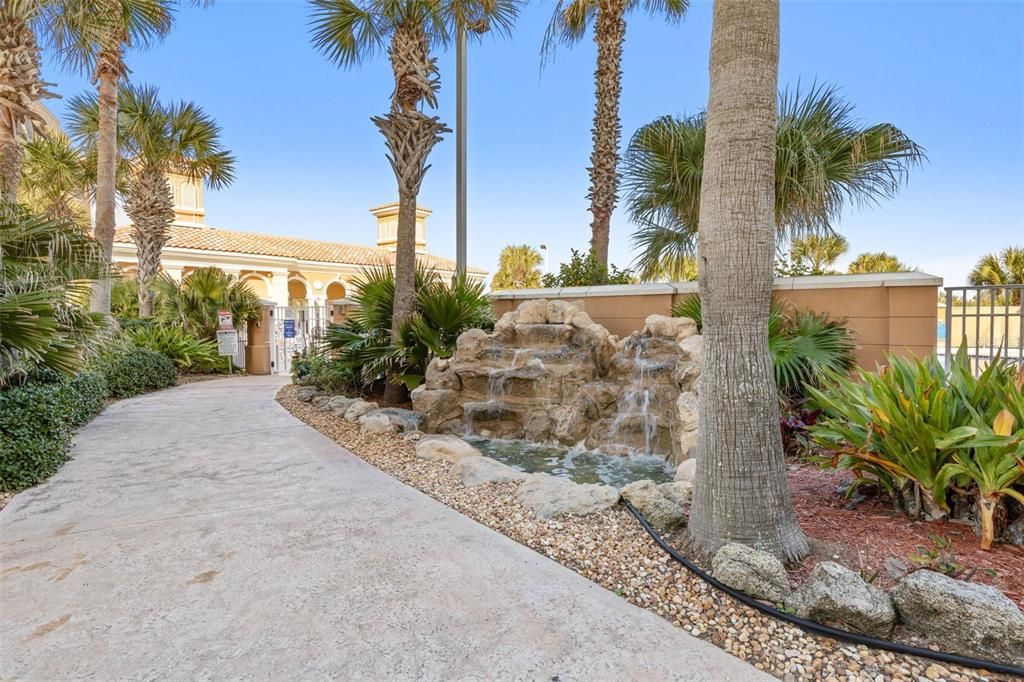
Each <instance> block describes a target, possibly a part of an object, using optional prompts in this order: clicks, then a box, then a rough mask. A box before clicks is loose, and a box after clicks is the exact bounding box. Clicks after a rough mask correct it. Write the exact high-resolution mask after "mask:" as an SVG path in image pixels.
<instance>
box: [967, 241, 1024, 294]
mask: <svg viewBox="0 0 1024 682" xmlns="http://www.w3.org/2000/svg"><path fill="white" fill-rule="evenodd" d="M967 279H968V280H969V281H970V283H971V284H973V285H975V286H983V285H986V284H988V285H1004V286H1005V285H1015V284H1024V247H1021V246H1007V247H1006V248H1005V249H1003V250H1002V251H1001V252H1000V253H999V254H998V255H997V254H995V253H986V254H985V255H984V256H982V257H981V258H980V259H979V260H978V263H977V265H975V266H974V269H973V270H971V274H969V275H968V276H967ZM1010 303H1011V304H1012V305H1020V290H1019V289H1014V290H1012V291H1011V292H1010Z"/></svg>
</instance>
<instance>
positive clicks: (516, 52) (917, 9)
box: [45, 0, 1024, 284]
mask: <svg viewBox="0 0 1024 682" xmlns="http://www.w3.org/2000/svg"><path fill="white" fill-rule="evenodd" d="M692 5H693V6H692V7H691V9H690V10H689V12H688V14H687V16H686V18H685V20H684V21H683V22H682V23H681V24H679V25H677V26H666V25H664V23H663V22H661V21H659V20H658V19H656V18H652V17H648V16H645V15H644V14H643V13H640V12H638V13H635V14H633V15H631V16H630V17H629V19H628V28H627V37H626V45H625V54H624V63H623V69H624V79H623V93H622V127H623V134H624V138H625V139H624V141H623V142H624V144H625V142H626V141H628V139H629V136H630V135H631V134H632V133H633V131H635V130H636V129H637V128H638V127H639V126H640V125H642V124H644V123H646V122H648V121H650V120H651V119H653V118H655V117H657V116H660V115H662V114H683V113H693V112H696V111H699V110H701V109H703V108H704V106H705V105H706V102H707V89H708V77H707V71H708V48H709V41H710V35H711V3H710V2H702V1H699V0H693V2H692ZM552 7H553V4H552V3H551V2H544V3H539V2H538V3H533V4H530V5H528V6H526V7H525V8H524V10H523V12H522V14H521V17H520V20H519V22H518V24H517V27H516V30H515V33H514V35H513V36H512V38H511V39H508V40H501V41H497V40H493V39H486V40H485V41H484V42H483V43H482V44H479V45H475V46H472V47H471V53H470V75H469V77H470V122H469V139H470V150H469V163H470V179H469V192H470V195H469V230H470V232H469V255H470V262H471V263H473V264H475V265H480V266H483V267H486V268H488V269H490V270H491V271H493V270H494V269H495V268H496V264H497V256H498V252H499V251H500V249H501V248H502V246H504V245H505V244H508V243H524V242H525V243H529V244H533V245H537V244H541V243H546V244H548V245H549V247H550V249H551V264H552V267H553V268H554V266H555V264H556V263H557V262H559V260H563V259H565V258H567V257H568V254H569V249H570V248H573V247H575V248H580V249H582V248H585V247H586V245H587V240H588V238H589V222H590V220H589V213H587V210H586V209H587V202H586V199H585V195H586V191H587V174H586V170H585V168H586V166H587V163H588V156H589V152H590V124H591V116H592V107H593V82H592V80H593V79H592V73H593V68H594V47H593V44H592V42H591V41H589V40H586V41H584V42H582V43H581V44H579V45H577V46H575V47H573V48H571V49H566V48H560V49H559V50H558V53H557V55H556V59H555V62H554V63H553V64H551V65H549V66H548V67H546V68H545V69H544V71H543V72H541V71H540V68H539V64H540V62H539V49H540V45H541V40H542V37H543V34H544V29H545V26H546V24H547V21H548V19H549V17H550V13H551V11H552ZM307 21H308V7H307V5H306V4H305V3H304V2H300V1H299V0H283V1H279V2H259V1H252V0H234V1H232V0H217V2H216V4H215V5H214V6H213V7H211V8H209V9H197V8H186V9H184V10H182V11H181V13H180V15H179V17H178V20H177V23H176V26H175V28H174V31H173V33H172V34H171V35H170V36H169V37H168V39H167V40H166V41H165V42H163V43H162V44H161V45H159V46H157V47H155V48H153V49H151V50H149V51H148V52H144V53H133V54H130V55H129V56H128V61H129V64H130V66H131V68H132V74H131V78H132V79H133V80H135V81H136V82H140V83H151V84H155V85H158V86H159V87H160V89H161V93H162V95H163V96H164V97H166V98H175V99H177V98H186V99H190V100H193V101H195V102H197V103H198V104H200V105H201V106H202V107H204V108H205V109H206V110H207V111H208V112H209V113H210V114H212V115H213V116H214V117H215V118H216V119H217V120H218V121H219V122H220V123H221V125H222V126H223V128H224V133H223V134H224V138H225V141H226V143H227V145H228V146H229V147H230V148H231V149H232V150H233V151H234V152H235V154H236V155H237V157H238V178H237V181H236V182H235V183H234V185H233V186H231V187H230V188H228V189H226V190H222V191H219V192H209V193H208V194H207V202H206V206H207V219H208V222H209V223H210V224H211V225H213V226H217V227H223V228H228V229H238V230H250V231H256V232H266V233H271V234H283V235H293V236H300V237H311V238H318V239H331V240H338V241H348V242H356V243H372V242H373V240H374V229H373V218H372V216H370V214H369V213H368V212H367V209H368V208H369V207H370V206H372V205H375V204H379V203H382V202H385V201H390V200H393V199H395V198H397V195H396V193H395V189H394V187H395V181H394V178H393V176H392V174H391V170H390V167H389V166H388V163H387V161H386V160H385V158H384V145H383V141H382V138H381V136H380V135H379V133H378V132H377V131H376V129H375V128H374V127H373V125H372V124H371V123H370V120H369V117H370V116H371V115H373V114H378V113H383V112H384V111H386V109H387V106H388V101H389V99H388V98H389V95H390V92H391V75H390V69H389V67H388V65H387V62H386V59H384V58H383V57H380V58H377V59H376V60H374V61H373V62H371V63H368V64H366V65H364V66H363V67H361V68H359V69H356V70H352V71H341V70H338V69H337V68H335V67H334V66H333V65H331V64H329V63H328V62H327V61H326V60H325V59H324V58H323V57H321V56H320V55H319V54H318V53H317V52H315V51H314V50H313V48H312V47H311V46H310V44H309V39H308V32H307ZM440 68H441V73H442V78H443V89H442V91H441V108H440V111H439V114H440V116H441V117H442V120H444V121H446V122H448V123H449V125H451V124H453V123H454V118H455V116H454V88H453V75H454V68H453V55H452V54H451V52H449V53H444V54H441V55H440ZM45 71H46V73H45V75H46V76H47V78H48V79H49V80H51V81H56V82H57V83H58V87H57V90H58V91H59V92H60V93H61V94H62V95H64V96H65V97H68V96H70V95H74V94H76V93H78V92H81V91H82V90H85V89H88V88H90V84H89V82H88V80H87V79H85V78H82V77H80V76H76V75H73V74H67V73H62V72H61V71H60V69H59V68H58V67H57V66H56V65H55V64H54V62H53V60H51V59H50V58H49V57H47V58H46V62H45ZM815 79H817V80H818V81H827V82H829V83H834V84H836V85H838V86H840V87H841V88H842V91H843V93H844V94H845V95H846V96H847V97H848V98H849V99H850V100H851V101H852V102H853V103H855V104H856V107H857V109H856V111H857V114H858V115H859V116H860V117H861V118H862V119H863V120H864V121H865V122H881V121H888V122H891V123H894V124H895V125H897V126H899V127H900V128H902V129H903V130H904V131H905V132H907V133H908V134H909V135H911V136H912V137H913V138H914V139H915V140H916V141H917V142H918V143H920V144H922V145H923V146H924V147H925V148H926V149H927V152H928V156H929V159H930V160H929V162H928V163H927V164H926V165H925V166H924V167H923V168H919V169H916V170H914V171H913V173H912V176H911V179H910V183H909V186H908V187H907V188H906V189H905V190H904V191H903V192H902V193H901V195H900V196H899V197H898V198H896V199H895V200H893V201H889V202H887V203H885V204H883V205H881V206H879V207H875V208H868V209H864V210H854V211H851V212H850V214H849V215H847V216H846V217H845V218H844V220H843V221H842V223H841V225H840V226H839V227H840V230H841V232H842V233H843V234H845V235H846V236H847V237H848V238H849V240H850V243H851V252H850V254H849V256H852V255H854V254H856V253H858V252H861V251H867V250H887V251H890V252H893V253H895V254H896V255H898V256H899V257H900V258H901V259H902V260H904V261H905V262H908V263H910V264H912V265H915V266H917V267H919V268H920V269H922V270H925V271H927V272H932V273H934V274H938V275H942V276H944V277H945V278H946V280H947V284H959V283H962V282H963V280H964V279H965V277H966V273H967V272H968V270H969V269H970V267H971V265H972V264H973V262H974V261H975V260H976V259H977V257H978V256H979V255H980V254H982V253H985V252H987V251H992V250H995V249H999V248H1001V247H1003V246H1005V245H1007V244H1011V243H1018V244H1021V243H1024V2H1020V1H1014V2H984V1H974V2H868V1H862V2H828V1H825V0H821V1H818V2H791V1H786V0H784V1H783V2H782V58H781V66H780V77H779V82H780V85H782V86H785V85H787V84H788V85H793V84H796V82H797V81H798V80H800V81H802V82H804V83H809V82H810V81H813V80H815ZM50 104H51V107H52V108H53V109H54V110H55V111H56V112H57V113H58V115H61V116H62V115H63V110H64V103H63V102H62V101H55V102H51V103H50ZM454 159H455V150H454V140H453V139H452V137H451V136H449V137H448V139H446V140H445V141H444V142H443V143H441V144H440V145H438V147H436V148H435V151H434V153H433V155H432V156H431V161H432V163H433V168H431V170H430V171H429V173H428V175H427V178H426V180H425V182H424V185H423V189H422V192H421V195H420V197H421V198H420V203H421V204H422V205H425V206H428V207H430V208H432V209H433V210H434V215H433V217H432V218H431V219H430V220H429V222H428V246H429V249H430V250H431V251H432V252H435V253H438V254H440V255H445V256H449V257H453V256H454V252H455V240H454V203H455V202H454V175H455V170H454ZM632 230H633V226H632V225H631V224H630V223H629V220H628V218H627V217H626V216H625V214H624V211H622V210H621V209H620V210H619V211H617V212H616V214H615V217H614V219H613V221H612V260H613V262H615V263H617V264H619V265H625V264H627V263H628V262H629V261H630V260H631V259H632V253H631V248H630V234H631V232H632ZM848 259H849V258H847V259H846V260H848ZM842 265H843V267H845V261H844V262H843V263H842Z"/></svg>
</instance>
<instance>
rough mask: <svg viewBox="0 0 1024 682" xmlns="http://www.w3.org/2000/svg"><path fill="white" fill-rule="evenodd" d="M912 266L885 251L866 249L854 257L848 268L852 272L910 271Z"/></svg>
mask: <svg viewBox="0 0 1024 682" xmlns="http://www.w3.org/2000/svg"><path fill="white" fill-rule="evenodd" d="M910 269H911V268H910V266H908V265H906V264H904V263H901V262H900V259H899V258H897V257H896V256H894V255H892V254H891V253H886V252H885V251H866V252H864V253H862V254H859V255H858V256H857V257H856V258H854V259H853V262H852V263H850V267H849V268H848V270H849V272H850V274H858V273H872V272H909V271H910Z"/></svg>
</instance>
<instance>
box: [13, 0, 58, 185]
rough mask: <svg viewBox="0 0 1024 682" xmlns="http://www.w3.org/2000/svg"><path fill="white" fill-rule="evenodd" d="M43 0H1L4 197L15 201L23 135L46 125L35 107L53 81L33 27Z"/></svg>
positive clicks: (28, 134)
mask: <svg viewBox="0 0 1024 682" xmlns="http://www.w3.org/2000/svg"><path fill="white" fill-rule="evenodd" d="M41 6H42V0H4V2H3V3H0V200H3V201H6V202H7V203H14V202H15V201H16V200H17V195H18V181H19V178H20V169H21V162H22V142H23V139H22V137H23V136H26V137H29V138H30V137H31V136H32V133H33V132H36V131H37V130H40V129H41V127H42V123H43V121H42V118H40V116H39V114H38V113H37V112H36V111H35V110H34V109H33V107H34V105H35V104H36V103H37V102H38V101H39V100H41V99H43V98H45V97H53V96H54V95H53V93H51V92H49V91H48V90H47V86H49V85H51V84H50V83H45V82H43V80H42V71H41V69H40V57H39V44H38V42H37V41H36V34H35V31H34V30H33V25H32V23H33V21H35V20H36V17H37V16H38V13H39V11H40V8H41Z"/></svg>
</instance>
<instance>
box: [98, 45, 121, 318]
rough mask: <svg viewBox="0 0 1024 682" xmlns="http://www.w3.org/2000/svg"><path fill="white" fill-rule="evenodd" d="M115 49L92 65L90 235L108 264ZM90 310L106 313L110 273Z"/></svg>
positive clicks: (118, 62) (114, 130) (112, 211)
mask: <svg viewBox="0 0 1024 682" xmlns="http://www.w3.org/2000/svg"><path fill="white" fill-rule="evenodd" d="M121 70H122V65H121V54H120V51H119V50H113V49H112V50H105V51H104V52H103V53H102V54H101V55H100V59H99V64H98V66H97V67H96V80H97V82H98V85H99V118H100V120H99V140H98V142H97V145H96V157H97V168H96V228H95V231H94V236H95V237H96V241H98V242H99V244H100V249H101V250H102V251H103V258H104V261H105V262H106V263H107V264H108V265H109V264H110V263H111V254H112V253H113V250H114V228H115V227H116V215H115V211H116V208H117V204H116V199H115V194H114V193H115V171H116V168H117V157H118V151H117V86H118V81H119V80H120V76H121ZM92 309H93V311H95V312H101V313H109V312H110V276H109V273H107V274H106V275H105V276H104V277H103V278H102V279H100V280H99V281H98V282H97V283H96V286H95V287H94V289H93V297H92Z"/></svg>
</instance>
